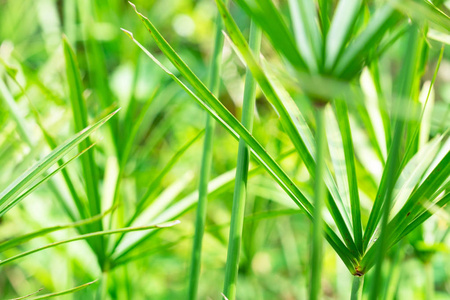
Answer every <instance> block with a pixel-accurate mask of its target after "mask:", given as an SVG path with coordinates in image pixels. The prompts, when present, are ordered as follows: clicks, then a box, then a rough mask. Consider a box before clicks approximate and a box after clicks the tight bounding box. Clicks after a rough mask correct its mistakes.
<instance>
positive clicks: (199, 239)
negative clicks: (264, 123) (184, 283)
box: [188, 15, 224, 300]
mask: <svg viewBox="0 0 450 300" xmlns="http://www.w3.org/2000/svg"><path fill="white" fill-rule="evenodd" d="M223 40H224V38H223V34H222V21H221V18H220V16H219V15H217V17H216V38H215V41H214V50H213V56H212V61H211V69H210V73H209V76H210V77H209V86H210V89H211V92H212V93H213V94H215V95H217V94H218V92H219V87H220V65H221V60H222V48H223ZM214 128H215V122H214V120H213V118H212V117H211V116H210V115H209V114H206V125H205V140H204V144H203V156H202V164H201V167H200V183H199V187H198V205H197V214H196V218H195V234H194V243H193V246H192V256H191V269H190V280H189V292H188V293H189V294H188V295H189V296H188V299H190V300H195V299H197V293H198V282H199V278H200V267H201V254H202V243H203V234H204V231H205V220H206V207H207V201H208V199H207V196H208V182H209V176H210V171H211V163H212V154H213V135H214Z"/></svg>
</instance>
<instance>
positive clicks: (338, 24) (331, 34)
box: [325, 0, 362, 71]
mask: <svg viewBox="0 0 450 300" xmlns="http://www.w3.org/2000/svg"><path fill="white" fill-rule="evenodd" d="M361 4H362V0H341V1H339V2H338V4H337V7H336V11H335V13H334V16H333V20H332V21H331V26H330V30H329V31H328V34H327V41H326V51H325V71H330V70H332V69H333V67H334V65H335V64H336V62H337V61H338V59H339V56H340V55H341V53H342V50H343V49H344V46H345V45H346V44H347V42H348V40H349V38H350V37H351V35H352V33H353V27H354V25H355V23H356V19H357V18H358V15H359V12H360V8H361Z"/></svg>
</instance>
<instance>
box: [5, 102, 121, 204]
mask: <svg viewBox="0 0 450 300" xmlns="http://www.w3.org/2000/svg"><path fill="white" fill-rule="evenodd" d="M117 111H118V110H116V111H114V112H112V113H111V114H109V115H107V116H106V117H104V118H103V119H101V120H100V121H98V122H97V123H95V124H93V125H91V126H88V127H87V128H85V129H84V130H82V131H81V132H79V133H78V134H76V135H75V136H74V137H72V138H71V139H69V140H67V141H66V142H64V143H63V144H61V145H60V146H59V147H57V148H56V149H54V150H53V151H52V152H50V153H49V154H48V155H47V156H45V157H44V158H42V159H41V160H39V161H38V162H37V163H36V164H34V165H33V166H32V167H31V168H30V169H28V170H27V171H26V172H24V173H23V174H22V175H21V176H19V177H18V178H17V179H16V180H14V182H12V183H11V184H10V185H9V186H8V187H7V188H6V189H5V190H3V191H2V192H1V193H0V207H5V206H7V205H8V204H9V203H11V202H12V201H14V200H15V198H16V197H17V196H19V194H20V193H21V192H23V191H24V190H25V189H26V188H27V187H28V186H29V185H30V184H31V183H32V182H33V181H34V180H36V179H37V178H38V177H39V176H40V175H42V174H43V173H44V172H45V171H47V170H48V169H49V168H50V167H51V166H52V165H53V164H55V163H56V162H57V161H58V160H59V159H61V158H62V157H63V156H64V155H66V154H67V153H68V152H70V151H71V150H72V149H73V148H74V147H75V146H77V145H78V144H80V142H81V141H83V140H84V139H86V137H88V136H89V135H90V134H91V133H92V132H94V131H95V130H96V129H97V128H99V127H100V126H101V125H103V124H104V123H105V122H106V121H108V120H109V119H110V118H111V117H112V116H113V115H114V114H116V112H117Z"/></svg>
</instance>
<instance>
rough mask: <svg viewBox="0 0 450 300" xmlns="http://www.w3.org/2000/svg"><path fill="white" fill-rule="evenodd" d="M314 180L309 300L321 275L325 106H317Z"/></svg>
mask: <svg viewBox="0 0 450 300" xmlns="http://www.w3.org/2000/svg"><path fill="white" fill-rule="evenodd" d="M316 123H317V132H316V180H315V185H314V194H315V197H314V212H313V213H314V220H313V222H314V223H313V239H312V256H311V290H310V294H309V299H311V300H316V299H319V298H320V280H321V274H322V247H323V238H322V234H323V221H322V207H323V203H324V198H325V185H324V181H323V175H324V171H325V147H326V145H325V106H324V105H323V104H318V107H317V111H316Z"/></svg>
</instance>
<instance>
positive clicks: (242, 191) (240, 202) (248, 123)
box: [223, 22, 261, 300]
mask: <svg viewBox="0 0 450 300" xmlns="http://www.w3.org/2000/svg"><path fill="white" fill-rule="evenodd" d="M260 47H261V31H260V30H259V29H258V28H257V26H256V25H255V24H254V23H253V22H252V23H251V26H250V48H251V49H252V51H253V52H254V53H255V55H258V54H259V51H260ZM255 94H256V81H255V80H254V79H253V76H252V75H251V72H250V70H248V69H247V73H246V77H245V89H244V103H243V107H242V125H244V126H245V127H246V128H247V129H248V131H249V132H252V127H253V112H254V110H255ZM249 161H250V151H249V148H248V146H247V144H246V143H245V141H244V140H243V139H242V138H240V139H239V148H238V158H237V167H236V179H235V186H234V195H233V208H232V213H231V224H230V236H229V242H228V252H227V263H226V268H225V284H224V288H223V291H224V292H223V293H224V295H225V296H226V297H227V298H228V299H229V300H234V299H235V298H236V281H237V276H238V271H239V254H240V250H241V240H242V228H243V224H244V213H245V200H246V197H247V195H246V194H247V177H248V165H249Z"/></svg>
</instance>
